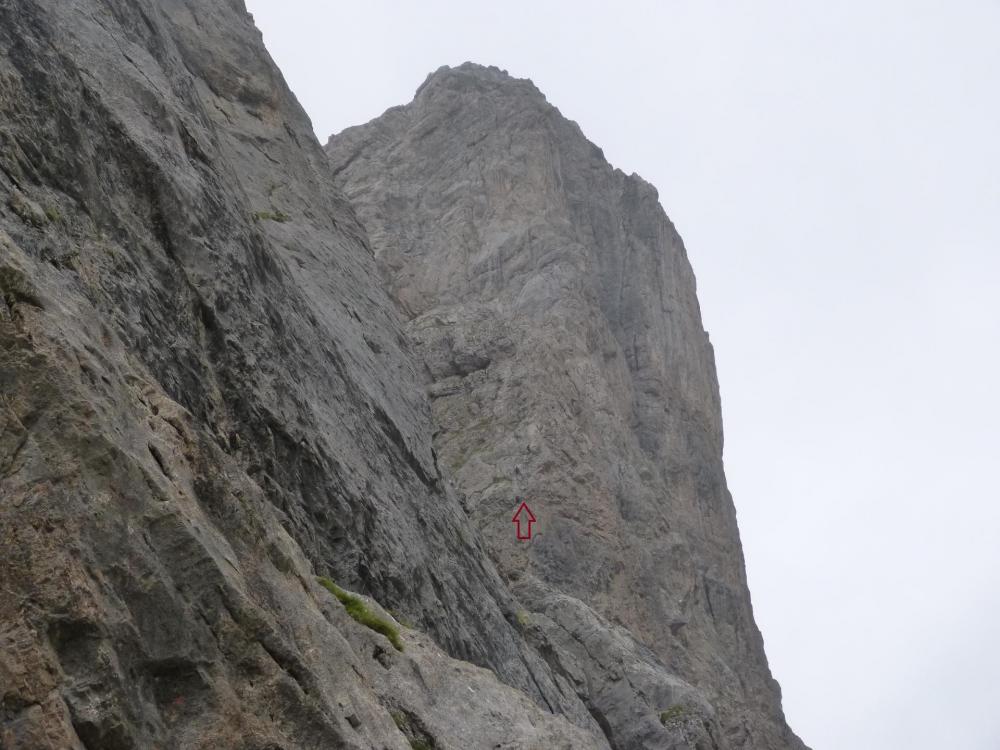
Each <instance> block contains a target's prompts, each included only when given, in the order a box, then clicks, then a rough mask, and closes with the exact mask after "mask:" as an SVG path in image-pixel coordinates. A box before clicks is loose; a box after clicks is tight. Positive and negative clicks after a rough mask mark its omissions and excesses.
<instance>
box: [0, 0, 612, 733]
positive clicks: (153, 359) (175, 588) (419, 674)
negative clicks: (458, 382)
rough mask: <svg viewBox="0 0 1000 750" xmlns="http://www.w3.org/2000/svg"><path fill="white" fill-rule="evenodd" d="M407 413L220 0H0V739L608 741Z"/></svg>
mask: <svg viewBox="0 0 1000 750" xmlns="http://www.w3.org/2000/svg"><path fill="white" fill-rule="evenodd" d="M432 429H433V428H432V424H431V420H430V409H429V405H428V401H427V397H426V395H425V393H424V388H423V385H422V383H421V376H420V370H419V369H418V368H417V367H416V366H415V364H414V360H413V359H412V357H411V355H410V353H409V351H408V344H407V342H406V340H405V338H404V336H403V331H402V327H401V325H400V322H399V319H398V315H397V312H396V311H395V309H394V306H393V303H392V302H391V300H390V297H389V296H388V295H387V294H386V292H385V290H384V289H383V287H382V282H381V280H380V278H379V274H378V271H377V268H376V264H375V261H374V258H373V257H372V255H371V251H370V247H369V244H368V240H367V238H366V236H365V234H364V231H363V229H362V228H361V227H360V226H359V225H358V223H357V221H356V220H355V218H354V215H353V212H352V210H351V209H350V207H349V206H348V205H347V203H346V202H345V201H344V199H343V197H342V195H341V194H340V193H339V192H338V191H336V190H335V189H334V188H333V187H332V184H331V179H330V176H329V173H328V168H327V162H326V157H325V155H324V153H323V151H322V149H321V148H320V147H319V144H318V143H317V142H316V140H315V138H314V136H313V134H312V132H311V127H310V123H309V121H308V119H307V117H306V116H305V114H304V113H303V112H302V110H301V108H300V107H299V106H298V104H297V103H296V101H295V99H294V97H293V96H292V95H291V93H290V92H289V91H288V89H287V87H286V86H285V84H284V82H283V81H282V78H281V76H280V74H279V73H278V71H277V70H276V68H275V67H274V65H273V64H272V62H271V60H270V58H269V57H268V56H267V53H266V52H265V51H264V48H263V45H262V43H261V39H260V34H259V33H258V31H257V30H256V29H255V28H254V26H253V23H252V19H251V18H250V17H249V16H248V15H247V13H246V11H245V9H244V7H243V4H242V3H241V2H239V0H79V1H78V2H64V1H63V0H6V1H4V2H0V549H2V550H3V553H2V554H3V559H2V564H0V746H2V747H3V748H4V749H5V750H7V749H8V748H17V749H20V748H25V749H30V750H36V749H42V748H60V749H62V748H87V749H88V750H128V749H131V748H208V747H232V748H255V749H257V750H263V749H264V748H269V749H270V750H274V749H276V748H283V749H284V750H291V749H292V748H317V747H344V748H378V749H379V750H382V749H383V748H406V747H411V746H416V745H412V742H414V741H421V742H425V743H426V746H429V747H449V748H453V747H460V746H462V745H463V743H464V744H465V746H469V743H471V745H472V746H485V745H480V739H479V738H481V739H482V741H483V742H486V741H487V739H489V741H491V742H492V738H494V737H495V736H496V733H497V727H498V726H501V725H504V723H505V722H506V725H507V726H509V735H508V737H509V740H510V741H512V742H514V743H515V745H516V746H524V747H529V746H535V747H542V746H546V747H562V746H567V747H568V746H573V747H607V745H606V742H605V741H604V739H603V737H601V735H600V732H599V729H598V728H597V726H596V723H595V722H594V720H593V719H592V717H591V716H590V714H589V712H588V711H587V710H586V707H585V706H584V705H583V703H582V701H580V700H579V698H578V697H577V696H576V694H574V693H573V692H572V691H566V690H564V688H563V687H562V686H561V685H560V683H559V681H558V680H557V679H556V677H555V676H554V675H552V673H551V670H550V668H549V666H548V665H547V664H546V662H545V661H544V660H543V659H542V658H541V657H540V656H539V655H538V654H537V653H536V652H535V651H534V649H532V648H531V647H530V646H529V645H528V644H527V643H526V641H525V639H524V637H523V635H522V633H521V632H520V630H519V628H518V626H517V623H516V620H515V617H514V613H515V611H516V603H515V601H514V599H513V597H512V596H511V594H510V592H509V591H508V589H507V588H506V586H505V585H504V584H503V582H502V580H501V579H500V577H499V575H498V574H497V572H496V569H495V567H494V565H493V563H492V562H491V561H490V559H489V557H488V556H487V555H486V554H485V552H484V551H483V548H482V545H481V542H480V540H479V538H478V535H477V532H476V530H475V527H474V525H473V524H472V523H471V522H470V520H469V519H468V518H467V516H466V514H465V512H464V511H463V510H462V508H461V506H460V504H459V501H458V497H457V496H456V494H455V493H454V492H453V491H452V490H450V489H449V488H448V487H447V485H446V484H445V483H444V482H442V480H441V476H440V473H439V470H438V467H437V462H436V458H435V453H434V449H433V445H432V442H431V435H432ZM316 574H320V575H329V576H331V577H333V578H335V579H336V580H338V581H340V582H341V583H343V584H344V585H345V586H348V587H350V588H353V589H356V590H360V591H363V592H364V593H366V594H369V595H372V596H374V597H376V598H377V599H378V600H379V601H381V602H382V603H384V604H385V605H386V606H387V607H391V608H393V609H394V611H397V612H399V613H401V614H400V615H399V616H400V617H402V618H405V619H407V620H408V621H410V622H412V623H413V625H414V626H415V627H417V628H418V629H419V630H420V631H422V632H423V633H424V634H425V635H420V634H419V633H417V634H415V635H413V636H412V637H408V636H405V635H404V643H405V644H408V645H407V648H406V651H404V652H403V653H402V654H399V655H391V656H392V659H393V661H391V662H388V663H389V666H388V667H386V666H384V665H383V664H382V663H381V661H379V658H380V657H379V655H380V654H382V653H383V652H385V650H386V648H387V646H386V641H385V640H384V638H383V637H382V636H380V635H377V634H375V633H374V632H372V631H370V630H368V629H367V628H365V627H363V626H362V625H360V624H358V623H356V622H355V621H354V620H353V619H351V617H350V616H348V614H347V613H346V611H345V610H344V608H343V607H342V606H340V604H339V603H337V602H335V601H332V600H331V598H330V596H329V594H327V593H326V592H325V590H323V589H322V588H320V587H319V586H318V585H317V584H316V583H315V581H314V576H315V575H316ZM432 641H433V644H437V645H436V646H435V645H433V644H432ZM446 652H447V654H448V655H446ZM456 659H463V660H467V661H471V662H475V663H476V664H479V665H481V666H482V667H486V668H489V669H490V670H492V671H490V672H487V671H484V670H481V669H474V668H473V667H471V666H470V665H468V664H466V663H465V662H459V661H456ZM396 673H398V674H399V675H400V676H399V679H398V680H395V679H394V677H393V675H394V674H396ZM436 685H445V686H447V689H445V688H444V687H441V688H438V687H435V686H436ZM465 688H468V690H472V691H475V692H476V694H477V695H478V696H479V698H478V699H477V701H474V702H470V703H468V704H467V707H466V710H465V711H457V710H456V711H453V712H449V711H448V706H449V705H451V706H453V707H456V708H457V703H458V698H457V696H459V695H462V692H461V691H462V690H463V689H465ZM468 690H467V691H466V692H468ZM446 695H448V696H450V697H449V698H447V699H446V698H445V696H446ZM487 705H489V706H490V708H489V709H487V708H486V706H487ZM397 706H398V707H401V708H402V709H403V710H405V711H407V712H408V713H407V714H406V717H407V718H406V719H405V721H404V722H403V723H402V724H401V725H397V723H396V722H394V720H393V716H392V713H391V712H392V711H393V710H395V708H396V707H397ZM554 713H555V714H560V713H561V714H564V715H565V716H567V717H568V719H569V720H567V719H566V718H563V717H562V716H556V715H553V714H554ZM449 714H450V715H449ZM570 722H575V723H576V724H578V725H579V726H580V727H583V730H582V732H581V729H578V728H576V727H574V726H573V725H572V724H571V723H570ZM414 727H417V728H419V731H420V732H421V733H422V734H421V735H420V736H419V737H418V736H416V735H413V732H414V731H415V730H414ZM408 732H409V734H408ZM470 737H471V738H474V739H471V740H469V739H467V738H470ZM587 737H590V738H592V739H585V738H587Z"/></svg>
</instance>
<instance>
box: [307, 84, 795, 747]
mask: <svg viewBox="0 0 1000 750" xmlns="http://www.w3.org/2000/svg"><path fill="white" fill-rule="evenodd" d="M327 152H328V154H329V155H330V158H331V163H332V174H333V175H334V177H335V179H336V181H337V183H338V185H339V186H340V187H342V188H343V190H344V192H345V194H346V196H347V198H348V199H349V200H350V202H351V203H352V205H353V206H354V207H355V209H356V210H357V213H358V217H359V219H360V221H361V224H362V225H363V226H364V228H365V230H367V233H368V236H369V237H370V239H371V245H372V248H373V249H374V251H375V254H376V256H377V258H378V260H379V263H380V265H381V267H382V269H383V273H384V274H385V276H386V279H387V282H388V285H389V287H390V290H391V293H392V296H393V297H394V298H395V299H396V301H397V302H398V304H399V306H400V308H401V309H402V310H403V312H404V314H405V315H406V316H407V317H408V318H409V321H408V323H407V326H406V330H407V333H408V335H409V336H410V337H411V338H412V340H413V341H414V342H415V343H416V346H417V349H418V352H419V354H420V356H421V357H422V358H423V360H424V362H425V363H426V367H427V372H428V378H429V384H428V390H429V395H430V397H431V399H432V405H433V421H434V429H435V438H434V448H435V450H436V453H437V456H438V458H439V466H440V468H441V470H442V473H443V475H444V477H445V478H446V479H447V480H448V482H451V483H453V484H454V486H455V487H456V488H457V489H458V490H459V491H460V493H461V495H462V497H463V503H464V505H465V507H466V508H467V509H468V512H469V514H470V516H471V517H472V518H473V519H474V521H475V525H476V528H477V530H478V532H479V533H480V534H481V535H482V538H483V540H484V543H485V545H486V548H487V550H488V551H489V554H490V557H491V559H492V560H493V561H495V563H496V565H497V566H498V568H499V570H500V572H501V574H502V576H503V577H504V579H505V580H506V581H507V582H508V583H509V585H510V587H511V589H512V590H513V592H514V593H515V594H516V596H517V597H518V599H519V600H520V602H522V606H523V607H524V608H525V612H524V613H523V614H522V618H521V619H522V620H523V621H525V622H527V623H529V626H528V628H527V632H528V635H529V638H530V639H531V641H532V643H533V645H534V646H535V647H536V648H537V650H538V652H539V653H540V654H542V655H544V657H545V658H546V660H547V662H548V663H549V665H550V666H551V668H552V670H553V672H554V673H555V674H557V675H562V676H563V677H564V678H565V679H566V680H567V681H568V682H569V684H571V685H572V686H573V689H574V691H575V692H576V694H577V695H578V696H579V697H580V699H581V700H582V701H583V702H584V703H585V704H586V705H587V707H588V709H589V710H590V712H591V714H592V715H593V716H594V717H595V719H596V720H597V721H598V723H599V724H600V726H601V728H602V730H603V731H604V733H605V734H606V736H607V739H608V742H609V744H611V746H612V747H615V748H620V749H622V750H624V749H625V748H661V747H698V748H703V747H720V748H721V747H731V748H755V749H764V748H769V749H774V750H777V749H778V748H802V747H803V745H802V744H801V742H800V741H799V740H798V738H796V737H795V736H794V734H792V732H791V731H790V730H789V729H788V727H787V726H786V724H785V721H784V717H783V714H782V710H781V696H780V690H779V687H778V685H777V683H776V682H775V681H774V680H773V679H772V678H771V675H770V672H769V670H768V666H767V662H766V659H765V656H764V650H763V644H762V640H761V636H760V633H759V632H758V630H757V627H756V625H755V623H754V620H753V613H752V610H751V605H750V598H749V592H748V590H747V584H746V577H745V573H744V567H743V559H742V552H741V549H740V543H739V533H738V529H737V525H736V517H735V511H734V508H733V503H732V500H731V498H730V495H729V492H728V490H727V489H726V482H725V477H724V474H723V467H722V426H721V416H720V405H719V396H718V386H717V382H716V376H715V366H714V361H713V354H712V348H711V345H710V344H709V340H708V336H707V335H706V333H705V331H704V330H703V327H702V323H701V318H700V313H699V308H698V302H697V299H696V295H695V280H694V275H693V273H692V271H691V267H690V265H689V263H688V260H687V257H686V254H685V250H684V246H683V243H682V242H681V239H680V237H679V236H678V234H677V232H676V230H675V229H674V227H673V225H672V224H671V222H670V220H669V219H668V218H667V216H666V215H665V214H664V212H663V210H662V209H661V207H660V205H659V203H658V200H657V193H656V190H655V189H654V188H653V187H652V186H650V185H649V184H648V183H646V182H644V181H643V180H642V179H641V178H639V177H637V176H635V175H631V176H629V175H625V174H623V173H622V172H620V171H618V170H615V169H613V168H612V167H611V166H609V165H608V163H607V162H606V161H605V159H604V157H603V154H602V153H601V151H600V149H598V148H597V147H596V146H594V145H593V144H592V143H590V142H589V141H588V140H587V139H586V138H585V137H584V136H583V134H582V133H581V132H580V129H579V128H578V127H577V126H576V125H575V124H574V123H572V122H570V121H568V120H566V119H565V118H564V117H562V116H561V115H560V113H559V112H558V110H556V109H555V108H554V107H552V106H550V105H549V104H548V103H547V102H546V100H545V97H544V96H543V95H542V94H541V93H540V92H539V91H538V90H537V89H536V88H535V87H534V86H533V85H532V84H531V82H530V81H524V80H515V79H512V78H510V77H509V76H507V75H506V74H505V73H504V72H502V71H499V70H497V69H495V68H483V67H480V66H476V65H471V64H465V65H462V66H460V67H458V68H454V69H451V68H442V69H441V70H439V71H437V72H436V73H434V74H433V75H431V76H430V77H429V78H428V79H427V81H426V82H425V83H424V84H423V85H422V86H421V87H420V89H419V90H418V92H417V95H416V97H415V99H414V100H413V102H412V103H410V104H408V105H406V106H404V107H397V108H394V109H391V110H389V111H388V112H386V113H385V114H384V115H383V116H382V117H380V118H378V119H377V120H375V121H373V122H371V123H369V124H367V125H364V126H361V127H358V128H351V129H348V130H346V131H344V132H343V133H341V134H339V135H337V136H335V137H333V138H331V140H330V142H329V143H328V145H327ZM515 496H524V497H526V498H527V499H528V500H529V502H530V504H531V506H532V510H533V511H534V513H535V515H536V516H537V518H538V522H537V524H536V532H537V533H536V535H535V538H534V539H533V540H532V541H531V542H530V543H525V542H518V541H516V540H515V537H514V530H513V528H512V524H511V514H512V513H513V511H514V509H515V507H516V503H515V502H514V497H515Z"/></svg>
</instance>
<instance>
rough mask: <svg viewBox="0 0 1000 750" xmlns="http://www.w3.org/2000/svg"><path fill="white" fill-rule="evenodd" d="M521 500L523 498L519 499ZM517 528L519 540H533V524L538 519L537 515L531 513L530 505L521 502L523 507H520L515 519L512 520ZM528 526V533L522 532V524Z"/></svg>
mask: <svg viewBox="0 0 1000 750" xmlns="http://www.w3.org/2000/svg"><path fill="white" fill-rule="evenodd" d="M517 499H518V500H521V498H517ZM511 520H512V521H513V522H514V524H515V525H516V526H517V538H518V539H520V540H522V541H524V540H526V539H531V524H533V523H534V522H535V521H536V520H537V519H536V518H535V514H534V513H532V512H531V508H529V507H528V504H527V503H526V502H524V501H523V500H521V505H520V506H518V508H517V512H516V513H515V514H514V518H512V519H511ZM522 523H524V524H527V526H528V529H527V531H522V530H521V524H522Z"/></svg>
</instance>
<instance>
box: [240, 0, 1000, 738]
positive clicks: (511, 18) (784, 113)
mask: <svg viewBox="0 0 1000 750" xmlns="http://www.w3.org/2000/svg"><path fill="white" fill-rule="evenodd" d="M248 5H249V6H250V9H251V11H252V12H253V13H254V15H255V16H256V18H257V22H258V25H259V26H260V27H261V29H262V30H263V32H264V38H265V41H266V42H267V44H268V47H269V48H270V50H271V53H272V54H273V56H274V57H275V59H276V60H277V62H278V64H279V65H280V66H281V68H282V70H283V71H284V73H285V76H286V78H287V79H288V81H289V83H290V85H291V87H292V88H293V89H294V90H295V92H296V93H297V94H298V96H299V99H300V101H301V102H302V104H303V106H304V107H305V108H306V110H307V111H308V112H309V114H310V116H311V117H312V118H313V123H314V124H315V127H316V131H317V134H318V135H319V136H320V140H321V141H323V142H325V141H326V138H327V136H328V135H329V134H330V133H332V132H336V131H339V130H341V129H343V128H344V127H346V126H348V125H354V124H358V123H361V122H365V121H367V120H370V119H371V118H373V117H375V116H377V115H378V114H380V113H381V112H382V111H383V110H385V109H386V108H387V107H390V106H393V105H396V104H402V103H404V102H407V101H409V100H410V99H411V98H412V96H413V92H414V90H415V89H416V87H417V86H418V85H419V84H420V83H421V82H422V81H423V80H424V77H425V76H426V75H427V73H429V72H430V71H432V70H434V69H435V68H437V67H439V66H440V65H442V64H450V65H454V64H458V63H461V62H463V61H465V60H474V61H476V62H481V63H484V64H494V65H498V66H499V67H501V68H505V69H507V70H509V71H510V73H512V74H513V75H516V76H519V77H527V78H531V79H532V80H534V82H535V83H536V84H537V85H538V87H539V88H540V89H541V90H542V91H543V92H545V94H546V95H547V96H548V99H549V101H551V102H552V103H554V104H555V105H556V106H558V107H559V108H560V109H561V110H562V112H563V113H564V114H565V115H566V116H568V117H570V118H571V119H574V120H576V121H577V122H578V123H579V124H580V126H581V127H582V128H583V131H584V132H585V133H586V134H587V136H588V137H589V138H590V139H591V140H593V141H594V142H595V143H597V144H598V145H599V146H601V147H602V148H603V149H604V152H605V154H606V155H607V157H608V158H609V159H610V160H611V162H612V163H613V164H615V165H616V166H618V167H621V168H622V169H624V170H625V171H627V172H632V171H635V172H638V173H640V174H641V175H643V176H644V177H645V178H646V179H648V180H649V181H650V182H652V183H653V184H655V185H656V186H657V188H658V189H659V191H660V198H661V200H662V202H663V205H664V207H665V208H666V210H667V212H668V213H669V214H670V216H671V218H672V219H673V220H674V222H675V223H676V225H677V227H678V228H679V230H680V231H681V234H682V235H683V236H684V239H685V242H686V245H687V247H688V252H689V255H690V258H691V261H692V263H693V265H694V268H695V272H696V274H697V276H698V286H699V297H700V299H701V305H702V311H703V314H704V318H705V324H706V327H707V328H708V330H709V333H710V334H711V336H712V341H713V342H714V344H715V349H716V355H717V358H718V365H719V378H720V380H721V385H722V401H723V414H724V419H725V426H726V455H725V458H726V469H727V473H728V477H729V483H730V487H731V489H732V491H733V495H734V497H735V500H736V506H737V509H738V512H739V521H740V528H741V531H742V534H743V546H744V549H745V552H746V558H747V566H748V573H749V576H750V586H751V592H752V594H753V601H754V607H755V611H756V615H757V621H758V623H759V625H760V627H761V630H762V631H763V633H764V639H765V642H766V645H767V652H768V657H769V659H770V663H771V668H772V670H773V672H774V674H775V677H777V679H778V680H779V681H780V682H781V684H782V686H783V689H784V696H785V710H786V714H787V715H788V719H789V721H790V723H791V725H792V727H793V728H794V729H795V730H796V731H797V732H798V733H799V734H800V735H801V736H802V738H803V739H804V740H805V741H806V742H807V743H808V744H810V745H811V746H812V747H813V748H814V750H897V749H898V750H925V749H926V750H931V749H933V750H943V749H946V750H952V749H954V750H998V748H1000V642H998V641H1000V626H998V623H997V618H998V616H1000V491H998V483H997V469H998V468H1000V432H998V430H1000V397H998V389H1000V353H998V348H997V347H998V344H1000V1H998V0H967V1H963V0H951V1H950V2H948V1H945V0H941V2H921V1H920V0H906V1H905V2H904V1H903V0H898V1H894V0H868V1H865V2H863V1H860V0H855V1H846V2H844V1H842V2H822V3H821V2H803V1H802V0H794V1H793V0H788V1H786V2H775V1H772V0H754V2H736V1H735V0H727V1H723V0H690V1H687V2H681V1H672V0H660V1H659V2H648V3H640V2H631V3H628V2H614V3H612V2H605V3H593V2H583V1H581V0H572V1H567V2H544V1H543V0H535V1H534V2H512V1H511V0H505V1H504V2H491V3H482V2H471V1H468V0H467V1H466V2H461V3H460V2H440V1H437V2H435V1H428V0H424V2H421V3H403V2H395V3H388V2H373V1H372V0H364V1H361V2H351V3H332V2H324V1H321V0H280V2H279V1H277V0H249V2H248Z"/></svg>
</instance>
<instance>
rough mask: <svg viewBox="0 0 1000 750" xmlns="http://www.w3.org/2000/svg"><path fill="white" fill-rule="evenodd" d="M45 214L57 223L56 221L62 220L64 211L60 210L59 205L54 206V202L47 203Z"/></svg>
mask: <svg viewBox="0 0 1000 750" xmlns="http://www.w3.org/2000/svg"><path fill="white" fill-rule="evenodd" d="M45 216H46V217H47V218H48V220H49V221H51V222H52V223H53V224H56V223H58V222H60V221H62V213H61V212H60V211H59V207H58V206H54V205H52V204H49V205H47V206H46V207H45Z"/></svg>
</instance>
